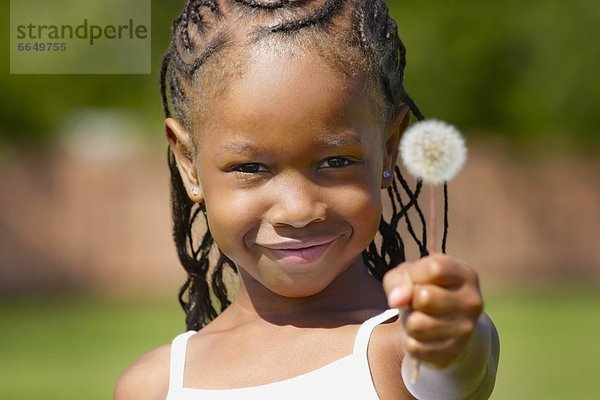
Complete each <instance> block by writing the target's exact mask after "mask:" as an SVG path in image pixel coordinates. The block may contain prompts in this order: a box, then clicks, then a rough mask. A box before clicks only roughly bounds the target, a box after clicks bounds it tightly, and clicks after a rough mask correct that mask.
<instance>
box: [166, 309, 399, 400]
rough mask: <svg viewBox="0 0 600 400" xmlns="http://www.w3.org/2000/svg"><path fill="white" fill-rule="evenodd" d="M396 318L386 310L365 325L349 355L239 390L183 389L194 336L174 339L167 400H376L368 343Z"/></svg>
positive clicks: (182, 335) (394, 311)
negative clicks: (299, 373) (188, 347)
mask: <svg viewBox="0 0 600 400" xmlns="http://www.w3.org/2000/svg"><path fill="white" fill-rule="evenodd" d="M397 315H398V310H396V309H391V310H387V311H385V312H383V313H381V314H379V315H377V316H375V317H373V318H370V319H368V320H367V321H365V322H364V323H363V324H362V325H361V326H360V328H359V329H358V333H357V334H356V338H355V340H354V350H353V351H352V354H350V355H348V356H346V357H343V358H341V359H339V360H337V361H334V362H332V363H330V364H327V365H325V366H324V367H321V368H319V369H316V370H314V371H311V372H308V373H306V374H302V375H299V376H296V377H293V378H290V379H286V380H283V381H278V382H274V383H269V384H266V385H260V386H253V387H247V388H240V389H220V390H208V389H193V388H187V387H184V386H183V376H184V368H185V356H186V349H187V342H188V339H189V338H190V337H191V336H192V335H193V334H194V333H196V332H195V331H188V332H185V333H182V334H181V335H179V336H177V337H176V338H175V339H174V340H173V343H172V347H171V367H170V376H169V392H168V394H167V400H202V399H211V400H213V399H214V400H234V399H235V400H282V399H285V400H300V399H302V400H306V399H361V400H371V399H372V400H379V397H378V396H377V392H376V391H375V386H374V385H373V380H372V379H371V370H370V368H369V362H368V360H367V348H368V346H369V339H370V337H371V333H372V332H373V329H375V327H376V326H377V325H379V324H381V323H383V322H385V321H388V320H390V319H391V318H393V317H395V316H397Z"/></svg>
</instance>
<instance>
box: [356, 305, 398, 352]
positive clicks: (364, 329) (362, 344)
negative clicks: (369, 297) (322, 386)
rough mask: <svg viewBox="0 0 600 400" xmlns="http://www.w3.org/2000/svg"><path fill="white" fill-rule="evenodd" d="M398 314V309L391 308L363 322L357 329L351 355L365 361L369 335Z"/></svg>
mask: <svg viewBox="0 0 600 400" xmlns="http://www.w3.org/2000/svg"><path fill="white" fill-rule="evenodd" d="M398 314H399V311H398V309H396V308H391V309H389V310H386V311H384V312H382V313H381V314H379V315H376V316H374V317H372V318H369V319H368V320H366V321H365V322H363V323H362V325H361V326H360V328H358V332H357V333H356V339H355V340H354V350H353V352H352V353H353V354H354V355H356V356H361V357H365V359H366V357H367V348H368V347H369V339H370V338H371V333H373V330H374V329H375V328H376V327H377V326H378V325H380V324H382V323H383V322H385V321H388V320H390V319H392V318H393V317H396V316H398Z"/></svg>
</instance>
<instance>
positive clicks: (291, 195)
mask: <svg viewBox="0 0 600 400" xmlns="http://www.w3.org/2000/svg"><path fill="white" fill-rule="evenodd" d="M271 189H272V192H271V196H272V198H273V206H272V207H271V209H270V211H269V222H270V223H271V225H273V226H291V227H293V228H303V227H305V226H307V225H309V224H311V223H313V222H320V221H324V220H325V218H326V211H327V207H326V205H325V203H324V202H323V201H322V200H321V199H320V196H319V192H320V188H319V186H318V185H316V184H315V183H314V182H311V181H310V180H309V179H307V178H304V177H295V178H284V179H281V181H280V182H279V184H278V185H277V188H276V189H275V188H271Z"/></svg>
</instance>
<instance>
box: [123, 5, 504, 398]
mask: <svg viewBox="0 0 600 400" xmlns="http://www.w3.org/2000/svg"><path fill="white" fill-rule="evenodd" d="M404 55H405V50H404V47H403V45H402V43H401V41H400V39H399V38H398V34H397V29H396V25H395V23H394V22H393V21H392V20H391V19H390V18H389V16H388V14H387V9H386V7H385V5H384V4H383V2H382V1H379V0H355V1H349V0H316V1H310V0H188V1H186V5H185V8H184V10H183V11H182V12H181V14H180V15H179V16H178V18H177V19H176V20H175V23H174V25H173V38H172V43H171V46H170V48H169V50H168V52H167V54H166V55H165V58H164V62H163V68H162V74H161V80H162V91H163V101H164V107H165V113H166V116H167V118H166V121H165V131H166V137H167V139H168V141H169V165H170V167H171V175H172V205H173V219H174V238H175V242H176V245H177V248H178V252H179V256H180V259H181V262H182V264H183V266H184V268H185V269H186V271H187V273H188V280H187V282H186V283H185V285H184V286H183V288H182V290H181V294H180V298H181V302H182V305H183V307H184V309H185V312H186V316H187V318H186V321H187V328H188V329H189V331H188V332H187V333H184V334H182V335H180V336H178V337H177V338H176V339H175V340H174V341H173V343H172V344H171V345H169V346H164V347H161V348H159V349H157V350H154V351H152V352H150V353H149V354H147V355H145V356H144V357H142V358H141V359H140V360H139V361H138V362H136V363H135V364H134V365H133V366H132V367H130V368H129V370H128V371H126V373H125V374H124V375H123V376H122V378H121V379H120V381H119V383H118V385H117V389H116V392H115V399H118V400H122V399H165V398H166V399H169V400H179V399H181V400H183V399H244V400H246V399H338V398H339V399H410V398H414V397H416V398H422V399H462V398H473V399H482V398H487V397H488V396H489V395H490V393H491V391H492V388H493V385H494V381H495V372H496V364H497V360H498V341H497V336H496V332H495V329H494V328H493V325H492V324H491V322H490V320H489V319H488V318H487V317H486V316H485V315H484V314H482V298H481V294H480V290H479V287H478V281H477V274H476V273H475V272H474V271H473V270H472V269H471V268H469V267H468V266H466V265H465V264H464V263H462V262H461V261H459V260H457V259H454V258H452V257H449V256H446V255H442V254H433V255H428V254H427V251H426V250H425V249H424V246H423V243H422V242H420V241H419V240H418V238H417V237H416V235H415V234H414V229H411V231H412V233H413V234H412V236H413V238H414V239H416V240H417V242H418V245H419V248H420V250H421V254H422V256H423V257H422V258H421V259H420V260H419V261H417V262H404V242H403V240H402V238H401V237H400V236H399V234H398V233H397V230H396V228H397V226H398V223H399V221H401V220H404V221H405V222H407V223H410V220H409V219H408V218H409V217H408V213H407V211H408V209H409V208H417V207H418V202H417V196H418V191H419V190H418V188H419V187H418V188H417V190H416V191H415V192H413V191H411V190H410V188H409V187H408V185H407V184H406V181H405V180H404V179H403V178H402V175H400V170H399V169H398V168H397V167H396V166H395V165H396V158H397V154H398V142H399V140H400V137H401V135H402V132H403V131H404V130H405V128H406V127H407V125H408V124H409V119H410V117H409V112H410V111H412V112H413V113H415V114H416V115H417V116H418V117H419V118H421V114H420V113H419V111H418V109H417V108H416V106H415V105H414V103H413V102H412V101H411V99H410V98H409V96H408V95H407V94H406V92H405V91H404V88H403V69H404V65H405V58H404ZM382 189H386V190H387V193H388V194H390V196H391V201H392V209H393V215H392V217H391V220H390V221H386V220H385V219H384V218H382ZM201 219H205V223H203V222H201V221H200V220H201ZM199 231H203V232H205V234H204V235H203V236H202V235H199V234H198V232H199ZM378 232H379V235H378ZM376 235H377V238H376ZM198 239H199V240H198ZM234 272H237V275H235V274H234ZM236 276H237V277H239V278H235V277H236ZM232 278H235V279H232ZM382 280H383V284H382V282H381V281H382ZM399 309H400V310H402V311H403V312H402V315H401V316H399V311H398V310H399ZM417 360H418V361H417ZM421 363H422V365H421V366H420V377H419V379H418V380H416V382H415V380H411V379H410V376H411V375H412V373H413V372H414V371H415V368H418V367H417V364H421ZM413 396H414V397H413Z"/></svg>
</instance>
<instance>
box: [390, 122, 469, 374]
mask: <svg viewBox="0 0 600 400" xmlns="http://www.w3.org/2000/svg"><path fill="white" fill-rule="evenodd" d="M400 157H401V158H402V161H403V162H404V165H405V166H406V169H407V170H408V172H409V173H410V174H411V175H413V176H415V177H416V178H417V179H421V180H422V181H423V182H424V183H426V184H429V185H430V187H431V196H430V198H429V210H430V211H429V226H430V227H431V229H430V235H431V237H430V239H429V246H428V250H429V253H433V252H435V247H436V244H435V242H436V236H437V225H436V218H435V197H436V196H435V195H436V191H435V188H436V186H437V185H440V184H443V185H444V237H443V240H442V253H445V252H446V238H447V234H448V190H447V185H446V183H447V182H448V181H449V180H451V179H452V178H454V177H455V176H456V174H458V173H459V172H460V170H461V169H462V167H463V165H464V164H465V161H466V159H467V148H466V147H465V141H464V139H463V137H462V135H461V134H460V132H459V131H458V130H457V129H456V128H455V127H453V126H452V125H449V124H447V123H445V122H442V121H437V120H424V121H420V122H417V123H416V124H414V125H413V126H411V127H410V128H409V129H408V130H407V131H406V132H405V133H404V135H403V137H402V141H401V142H400ZM420 366H421V361H420V360H416V362H415V364H414V367H413V370H412V373H411V377H410V380H411V384H413V385H414V384H416V383H417V380H418V379H419V370H420Z"/></svg>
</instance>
